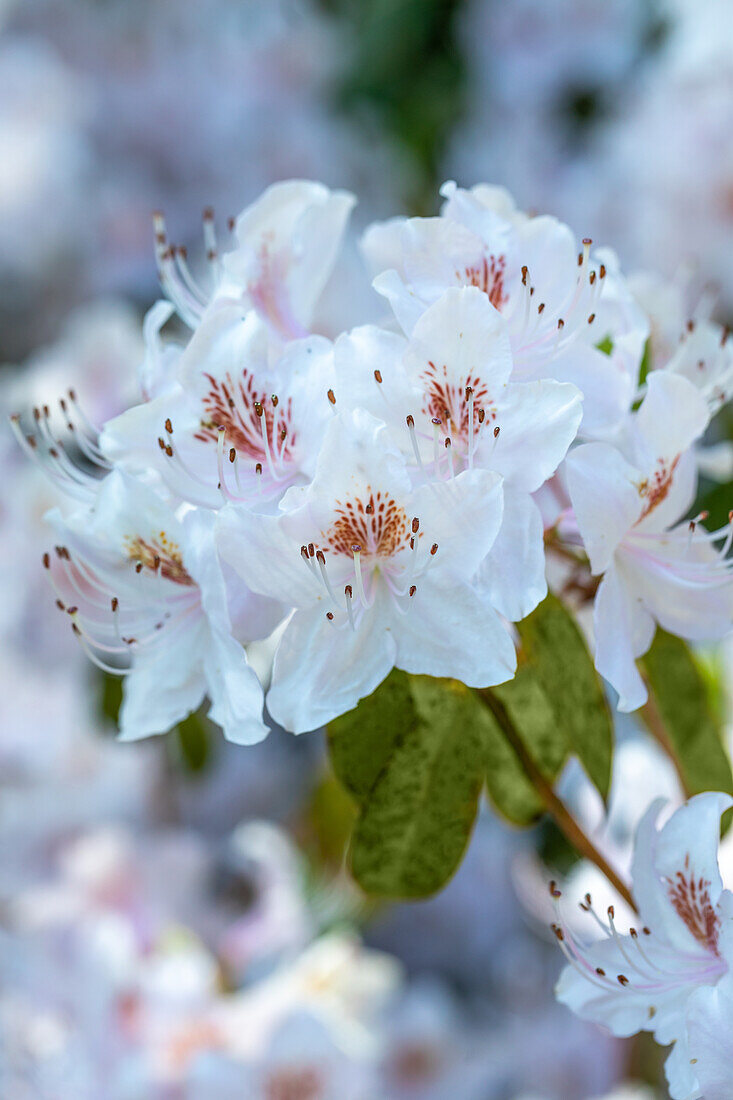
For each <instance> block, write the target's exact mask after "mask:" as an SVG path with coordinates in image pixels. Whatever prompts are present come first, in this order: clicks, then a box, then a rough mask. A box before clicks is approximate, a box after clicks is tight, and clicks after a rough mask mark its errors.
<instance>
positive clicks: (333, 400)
mask: <svg viewBox="0 0 733 1100" xmlns="http://www.w3.org/2000/svg"><path fill="white" fill-rule="evenodd" d="M328 400H329V401H330V402H331V404H332V405H335V404H336V395H335V393H334V392H333V390H329V391H328Z"/></svg>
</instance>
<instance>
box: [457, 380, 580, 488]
mask: <svg viewBox="0 0 733 1100" xmlns="http://www.w3.org/2000/svg"><path fill="white" fill-rule="evenodd" d="M582 415H583V409H582V397H581V393H580V391H579V390H578V389H577V388H576V387H575V386H571V385H567V384H564V383H561V382H553V381H543V382H520V383H510V384H509V385H508V386H507V388H506V389H505V390H504V396H503V398H502V401H501V405H500V406H499V409H498V411H497V424H498V425H499V428H500V432H499V436H498V438H497V439H496V440H495V441H494V440H491V441H490V442H488V443H487V444H486V445H485V446H484V447H483V448H482V449H481V450H479V453H478V454H477V456H476V459H475V461H476V462H478V463H484V462H485V464H486V465H487V466H488V467H489V468H490V469H492V470H497V471H498V472H499V473H500V474H501V475H502V476H503V477H504V478H505V480H506V481H507V483H508V485H511V486H512V487H514V488H517V489H523V490H526V491H527V492H530V493H533V492H535V491H536V490H537V489H539V488H540V486H541V485H542V484H543V483H544V482H545V481H547V479H548V478H549V477H552V475H553V474H554V473H555V470H556V469H557V467H558V466H559V465H560V463H561V462H562V460H563V458H564V457H565V455H566V453H567V450H568V447H569V446H570V444H571V443H572V441H573V440H574V438H575V436H576V433H577V431H578V425H579V424H580V420H581V417H582ZM484 452H486V455H485V456H484Z"/></svg>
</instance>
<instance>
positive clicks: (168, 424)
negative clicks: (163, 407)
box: [165, 416, 173, 435]
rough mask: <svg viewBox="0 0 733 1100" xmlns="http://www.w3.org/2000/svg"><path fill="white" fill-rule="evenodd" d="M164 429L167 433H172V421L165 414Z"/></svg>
mask: <svg viewBox="0 0 733 1100" xmlns="http://www.w3.org/2000/svg"><path fill="white" fill-rule="evenodd" d="M165 430H166V431H167V432H168V435H173V421H172V420H171V418H170V417H169V416H167V417H166V420H165Z"/></svg>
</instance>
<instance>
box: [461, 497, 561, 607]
mask: <svg viewBox="0 0 733 1100" xmlns="http://www.w3.org/2000/svg"><path fill="white" fill-rule="evenodd" d="M476 583H477V585H478V586H479V587H480V588H481V589H482V590H483V591H485V592H486V593H487V595H488V597H489V601H490V602H491V603H492V604H493V606H494V607H495V608H496V610H497V611H498V612H499V614H500V615H503V616H504V618H506V619H509V620H510V621H511V622H519V620H520V619H523V618H524V617H525V615H529V614H530V612H531V611H534V609H535V607H537V605H538V604H539V603H541V601H542V600H544V598H545V596H546V595H547V580H546V578H545V548H544V540H543V526H542V516H541V514H540V511H539V508H538V507H537V505H536V504H535V503H534V501H533V500H532V498H531V497H530V496H529V495H528V494H526V493H521V492H518V491H516V490H512V489H508V490H505V492H504V514H503V518H502V522H501V527H500V529H499V534H498V535H497V537H496V541H495V542H494V544H493V546H492V547H491V550H490V551H489V554H488V557H487V558H486V559H485V561H484V563H483V565H482V566H481V569H480V570H479V574H478V577H477V581H476Z"/></svg>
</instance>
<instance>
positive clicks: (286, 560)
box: [219, 410, 516, 733]
mask: <svg viewBox="0 0 733 1100" xmlns="http://www.w3.org/2000/svg"><path fill="white" fill-rule="evenodd" d="M280 508H281V512H280V514H279V515H277V516H261V515H256V514H253V513H252V512H250V511H247V510H244V509H237V508H235V507H233V506H229V507H227V508H226V509H225V510H224V511H223V512H222V513H221V517H220V521H219V523H220V536H219V546H220V551H221V554H222V557H223V558H224V560H225V561H227V562H229V563H230V564H231V565H232V566H233V567H234V569H236V570H237V572H238V573H239V574H240V576H241V577H242V578H243V579H244V580H245V583H246V584H247V585H248V586H249V587H250V588H251V589H252V590H253V591H255V592H259V593H261V594H262V595H265V596H270V597H272V598H274V599H276V600H282V601H284V602H286V603H288V604H289V605H290V606H292V607H293V608H294V609H295V611H294V614H293V616H292V618H291V619H290V620H289V622H288V625H287V628H286V630H285V633H284V635H283V637H282V639H281V641H280V644H279V646H278V649H277V652H276V654H275V661H274V666H273V673H272V684H271V687H270V691H269V693H268V697H267V704H268V708H269V710H270V713H271V714H272V716H273V717H274V718H275V719H276V720H277V721H278V722H280V723H281V724H282V725H283V726H285V727H286V728H287V729H291V730H293V731H294V732H295V733H301V732H304V731H305V730H310V729H315V728H316V727H317V726H319V725H322V724H323V723H324V722H328V721H330V719H331V718H333V717H335V716H336V715H338V714H342V713H343V712H344V711H347V710H350V709H351V708H352V707H353V706H355V705H356V703H357V702H358V700H359V699H360V698H362V697H363V696H365V695H368V694H369V693H370V692H372V691H373V690H374V689H375V688H376V687H377V685H378V684H379V683H380V682H381V681H382V680H383V679H384V677H385V676H386V675H387V674H388V672H389V671H390V670H391V669H392V668H393V667H395V666H396V667H398V668H402V669H404V670H405V671H407V672H415V673H426V674H428V675H432V676H453V677H457V678H459V679H461V680H463V681H464V683H467V684H469V685H472V686H487V685H489V684H495V683H501V682H503V681H504V680H507V679H509V678H511V676H512V675H513V673H514V669H515V665H516V657H515V653H514V647H513V644H512V641H511V639H510V637H509V634H508V633H507V631H506V630H505V628H504V626H503V625H502V623H501V621H500V619H499V617H498V615H497V613H496V611H495V610H494V608H493V607H492V605H491V603H490V600H489V599H488V597H487V596H486V595H485V594H484V593H483V592H482V590H481V589H480V588H476V587H472V585H471V580H472V578H473V577H474V576H475V574H476V572H477V570H478V568H479V566H480V565H481V563H482V562H483V560H484V558H485V557H486V554H487V553H488V552H489V550H490V549H491V546H492V544H493V542H494V539H495V538H496V536H497V533H498V531H499V528H500V525H501V516H502V490H501V479H500V477H499V476H498V475H497V474H495V473H492V472H490V471H486V470H478V469H475V468H474V469H469V470H465V471H463V472H462V473H460V474H458V475H457V476H456V477H455V478H453V479H452V480H451V481H449V482H445V483H444V482H430V483H428V484H423V485H420V486H418V487H417V488H413V485H412V482H411V479H410V476H409V472H408V468H407V466H406V464H405V462H404V459H403V458H402V456H401V455H400V453H399V451H398V450H397V448H396V447H395V446H394V445H393V444H392V443H391V441H390V439H389V435H388V431H387V428H386V425H385V424H384V423H383V422H381V421H379V420H377V419H376V418H375V417H373V416H371V415H370V414H369V413H368V412H365V411H364V410H357V411H355V412H353V413H351V414H347V413H342V414H337V415H335V416H334V419H333V420H332V422H331V424H329V426H328V429H327V431H326V434H325V437H324V440H323V444H322V447H321V451H320V455H319V458H318V464H317V468H316V473H315V477H314V478H313V481H312V483H311V484H310V485H309V486H308V487H307V488H303V489H301V488H292V489H290V490H289V491H288V493H287V494H286V495H285V497H284V498H283V500H282V502H281V505H280Z"/></svg>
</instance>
